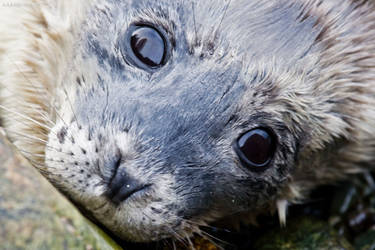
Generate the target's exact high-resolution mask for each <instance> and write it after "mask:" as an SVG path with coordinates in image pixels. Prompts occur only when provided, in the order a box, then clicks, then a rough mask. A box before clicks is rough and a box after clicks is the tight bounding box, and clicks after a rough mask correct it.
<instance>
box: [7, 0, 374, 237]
mask: <svg viewBox="0 0 375 250" xmlns="http://www.w3.org/2000/svg"><path fill="white" fill-rule="evenodd" d="M136 9H138V10H136ZM0 13H1V15H0V34H1V36H0V107H1V108H0V118H1V121H2V126H3V127H4V128H5V129H6V131H7V134H8V136H9V138H10V139H11V140H12V141H13V143H14V144H15V145H16V146H17V147H18V148H19V150H20V151H21V152H22V153H24V155H25V156H26V157H28V158H29V159H30V161H31V162H32V163H33V164H34V165H35V166H36V167H37V168H38V169H39V170H40V171H41V172H42V173H43V174H44V175H45V176H46V177H47V178H48V179H49V180H50V181H51V182H52V183H53V184H54V185H56V187H58V188H59V189H60V190H61V191H62V192H64V193H65V194H66V195H67V196H68V197H70V199H72V200H73V201H74V202H76V203H77V204H78V205H80V206H82V207H83V209H84V210H86V212H87V213H88V214H90V216H93V217H94V218H95V219H96V220H98V221H99V222H100V223H102V224H104V225H105V226H106V227H107V228H109V229H110V230H112V231H113V232H115V233H116V234H117V235H118V236H120V237H122V238H125V239H129V240H134V241H149V240H157V239H161V238H164V237H174V238H176V239H177V240H179V239H181V238H185V237H188V236H189V235H190V234H191V232H194V231H196V232H199V228H198V226H199V225H205V224H207V223H210V222H212V221H214V220H217V219H228V217H229V221H232V220H234V218H235V217H237V216H238V215H239V214H240V215H241V217H240V220H241V221H243V222H246V221H252V220H253V219H254V217H256V215H257V214H258V213H259V211H264V210H265V211H272V210H275V209H278V211H279V214H280V219H281V221H282V222H284V221H285V213H286V207H287V205H288V203H293V202H296V201H300V200H302V199H304V198H305V197H306V195H307V194H308V192H309V191H310V190H311V189H313V188H314V187H316V186H317V185H320V184H324V183H333V182H335V181H337V180H339V179H343V178H347V177H348V176H349V175H350V174H353V173H358V172H361V171H367V170H369V169H371V168H372V167H373V162H374V160H375V159H374V158H375V138H374V137H375V56H374V55H375V43H374V42H373V41H374V40H375V24H374V23H375V12H374V2H373V1H350V0H346V1H334V0H330V1H317V0H316V1H314V0H311V1H235V0H233V1H216V0H215V1H214V0H212V1H197V2H191V1H181V2H180V1H175V2H173V3H171V1H146V0H145V1H110V0H108V1H99V2H98V3H96V2H95V1H73V0H71V1H70V0H64V1H32V0H24V1H18V2H17V5H14V6H1V7H0ZM13 16H17V18H12V17H13ZM133 22H146V23H147V22H149V23H154V24H156V25H158V26H160V27H163V29H165V31H166V32H167V35H168V36H169V38H170V41H171V44H172V46H173V47H174V48H173V53H172V55H171V59H170V60H169V61H168V63H167V65H165V67H163V68H162V69H160V71H158V72H154V74H150V73H149V72H144V71H142V70H140V69H138V68H136V67H132V66H131V65H128V64H126V63H125V62H124V61H123V58H122V57H121V53H120V52H119V50H118V46H119V45H118V43H117V41H118V40H121V34H123V33H122V32H124V31H125V30H126V27H127V26H128V25H129V24H130V23H133ZM124 83H126V84H124ZM193 91H194V92H193ZM258 126H264V127H270V128H272V129H273V130H274V131H275V134H276V136H277V139H278V142H279V145H278V150H277V151H276V155H275V158H274V160H273V162H272V165H271V167H270V168H268V169H267V170H265V171H263V172H260V173H259V172H252V171H249V170H248V169H244V168H243V167H242V166H241V164H240V163H239V161H238V159H237V156H236V155H235V153H234V152H233V150H232V147H231V145H232V143H233V141H234V140H235V139H236V138H237V137H238V136H239V135H240V134H241V133H244V132H246V131H247V130H249V129H251V128H254V127H258ZM46 144H48V145H47V146H46ZM119 152H120V153H119ZM118 154H120V155H121V157H122V159H123V160H124V162H126V164H124V166H122V167H121V169H125V170H124V171H127V172H130V173H131V175H132V176H134V177H135V178H137V179H139V180H140V181H142V182H145V183H152V184H153V188H152V189H151V190H150V191H148V193H146V199H145V200H144V201H142V200H137V199H134V200H133V201H132V202H133V203H132V202H128V203H131V204H122V205H120V206H116V205H114V204H112V203H111V202H109V201H108V199H107V198H106V197H105V196H104V195H103V194H104V193H105V191H106V185H107V184H108V182H109V181H110V179H111V176H112V175H113V169H111V168H108V167H106V166H109V165H111V164H112V163H111V161H113V159H114V158H116V157H117V156H118ZM116 159H117V158H116ZM125 165H126V166H125ZM228 204H229V205H228ZM244 214H245V215H246V216H243V215H244Z"/></svg>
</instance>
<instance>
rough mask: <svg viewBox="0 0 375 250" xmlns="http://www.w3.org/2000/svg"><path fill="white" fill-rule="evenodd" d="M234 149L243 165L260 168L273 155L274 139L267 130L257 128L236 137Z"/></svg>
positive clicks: (264, 165)
mask: <svg viewBox="0 0 375 250" xmlns="http://www.w3.org/2000/svg"><path fill="white" fill-rule="evenodd" d="M234 149H235V151H236V153H237V155H238V157H239V158H240V160H241V162H242V164H244V166H246V167H249V168H251V169H254V170H262V169H264V168H265V167H266V166H267V165H268V164H269V163H270V161H271V159H272V157H273V154H274V151H275V141H274V138H273V135H272V134H271V133H270V132H269V131H268V130H265V129H262V128H257V129H253V130H251V131H249V132H247V133H245V134H243V135H242V136H241V137H240V138H238V139H237V141H236V142H235V145H234Z"/></svg>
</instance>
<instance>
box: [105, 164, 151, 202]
mask: <svg viewBox="0 0 375 250" xmlns="http://www.w3.org/2000/svg"><path fill="white" fill-rule="evenodd" d="M150 186H151V184H144V183H142V182H141V181H139V180H137V179H136V178H134V177H132V176H130V175H129V173H127V172H126V170H125V169H124V167H120V166H117V168H116V170H115V172H114V175H113V177H112V178H111V180H110V182H109V184H108V190H107V192H106V193H105V195H106V196H107V197H108V198H109V199H110V200H111V201H112V202H113V203H115V204H120V203H121V202H123V201H125V200H127V199H128V198H130V197H131V196H133V195H134V194H140V193H141V192H142V191H145V190H146V189H147V188H148V187H150Z"/></svg>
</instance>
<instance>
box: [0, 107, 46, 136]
mask: <svg viewBox="0 0 375 250" xmlns="http://www.w3.org/2000/svg"><path fill="white" fill-rule="evenodd" d="M0 108H2V109H4V110H6V111H8V112H10V113H13V114H15V115H18V116H20V117H22V118H24V119H26V120H28V121H31V122H33V123H35V124H36V125H39V126H41V127H44V128H46V129H49V130H51V129H52V128H51V127H48V126H47V125H45V124H42V123H41V122H38V121H36V120H34V119H32V118H30V117H28V116H26V115H24V114H21V113H19V112H17V111H14V110H11V109H9V108H7V107H5V106H4V105H1V104H0Z"/></svg>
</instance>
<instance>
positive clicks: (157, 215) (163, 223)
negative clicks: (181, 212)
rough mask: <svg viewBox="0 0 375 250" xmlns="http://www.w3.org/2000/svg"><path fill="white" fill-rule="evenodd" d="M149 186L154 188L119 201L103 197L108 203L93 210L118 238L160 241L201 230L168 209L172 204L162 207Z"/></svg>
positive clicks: (93, 213) (96, 216)
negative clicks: (153, 198)
mask: <svg viewBox="0 0 375 250" xmlns="http://www.w3.org/2000/svg"><path fill="white" fill-rule="evenodd" d="M147 189H148V190H151V189H152V187H149V188H146V189H145V190H144V191H138V192H136V193H134V194H133V195H131V196H130V197H129V198H128V199H126V200H124V201H122V202H121V203H120V204H114V203H113V202H110V201H108V199H107V198H104V197H103V198H104V199H103V200H102V201H103V202H104V200H106V202H104V203H102V206H99V207H98V206H97V207H96V209H95V210H92V211H91V213H92V215H93V216H94V217H95V218H96V219H97V220H98V221H100V223H102V224H103V225H104V226H105V227H106V228H108V229H110V231H112V232H113V233H115V234H116V235H117V236H118V237H119V238H121V239H124V240H127V241H132V242H150V241H158V240H162V239H165V238H170V237H171V236H172V237H173V236H176V237H177V236H179V237H181V236H182V237H188V236H191V234H192V233H193V232H196V231H198V230H199V228H198V227H197V226H194V225H191V224H190V223H189V222H187V221H185V220H183V219H182V218H180V217H179V216H177V215H175V214H174V213H173V211H171V210H170V209H169V210H168V209H167V208H169V207H170V206H163V205H162V204H161V202H160V200H159V202H154V201H151V200H150V198H151V197H150V193H149V191H146V190H147ZM151 199H152V198H151ZM86 205H87V204H86ZM91 208H93V206H91Z"/></svg>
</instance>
